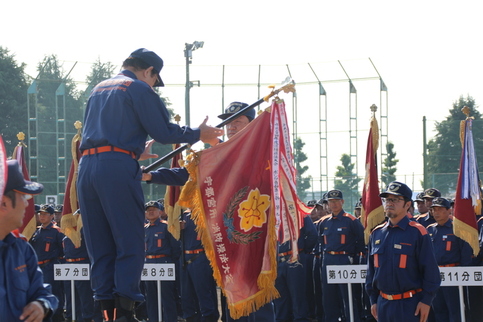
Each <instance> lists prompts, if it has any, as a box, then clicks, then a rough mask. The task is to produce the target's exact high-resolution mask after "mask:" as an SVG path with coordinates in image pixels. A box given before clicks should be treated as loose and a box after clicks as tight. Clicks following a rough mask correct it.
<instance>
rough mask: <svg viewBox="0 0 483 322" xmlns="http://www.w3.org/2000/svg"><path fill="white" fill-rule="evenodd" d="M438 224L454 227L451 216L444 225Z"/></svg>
mask: <svg viewBox="0 0 483 322" xmlns="http://www.w3.org/2000/svg"><path fill="white" fill-rule="evenodd" d="M438 226H441V227H448V228H451V227H453V221H452V220H451V218H448V220H447V221H446V222H445V223H444V224H443V225H440V224H438Z"/></svg>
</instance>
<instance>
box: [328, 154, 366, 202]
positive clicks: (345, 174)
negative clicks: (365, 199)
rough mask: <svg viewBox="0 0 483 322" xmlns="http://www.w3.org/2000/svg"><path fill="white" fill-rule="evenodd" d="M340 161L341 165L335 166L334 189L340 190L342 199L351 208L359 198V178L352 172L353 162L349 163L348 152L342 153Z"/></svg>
mask: <svg viewBox="0 0 483 322" xmlns="http://www.w3.org/2000/svg"><path fill="white" fill-rule="evenodd" d="M340 161H341V162H342V165H341V166H337V171H336V173H335V176H336V179H335V182H334V189H337V190H340V191H342V194H343V195H344V200H345V201H346V202H350V205H351V208H352V207H353V206H354V205H355V204H356V202H357V201H359V199H360V198H361V195H360V193H359V182H360V181H361V178H358V177H357V176H356V174H355V173H354V167H355V164H354V163H351V157H350V156H349V155H348V154H342V157H341V158H340Z"/></svg>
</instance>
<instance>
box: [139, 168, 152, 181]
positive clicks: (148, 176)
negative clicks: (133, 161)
mask: <svg viewBox="0 0 483 322" xmlns="http://www.w3.org/2000/svg"><path fill="white" fill-rule="evenodd" d="M141 169H144V167H141ZM152 178H153V175H152V174H151V172H147V173H144V172H143V177H142V179H141V180H142V181H151V179H152Z"/></svg>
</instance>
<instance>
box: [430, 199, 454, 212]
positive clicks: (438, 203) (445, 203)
mask: <svg viewBox="0 0 483 322" xmlns="http://www.w3.org/2000/svg"><path fill="white" fill-rule="evenodd" d="M431 207H444V208H447V209H449V208H451V202H450V201H449V200H448V199H446V198H442V197H436V198H434V199H433V203H432V204H431Z"/></svg>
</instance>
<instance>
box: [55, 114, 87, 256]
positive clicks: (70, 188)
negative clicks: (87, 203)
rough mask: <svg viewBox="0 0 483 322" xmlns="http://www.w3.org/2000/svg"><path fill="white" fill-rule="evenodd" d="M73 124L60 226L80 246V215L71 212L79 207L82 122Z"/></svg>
mask: <svg viewBox="0 0 483 322" xmlns="http://www.w3.org/2000/svg"><path fill="white" fill-rule="evenodd" d="M74 126H75V128H76V129H77V133H76V135H74V137H73V138H72V143H71V153H72V162H71V164H70V170H69V176H68V178H67V183H66V185H65V193H64V206H63V208H62V221H61V225H60V226H61V228H62V231H63V232H64V234H65V235H66V236H68V237H69V238H70V239H71V240H72V243H73V244H74V245H75V246H76V247H80V244H81V236H80V228H81V226H82V221H81V219H80V216H74V215H73V214H74V213H75V212H76V210H77V209H79V202H78V199H77V173H78V168H79V161H80V158H81V157H82V154H81V153H80V150H79V146H80V142H81V139H82V136H81V128H82V123H81V122H79V121H77V122H75V124H74Z"/></svg>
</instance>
